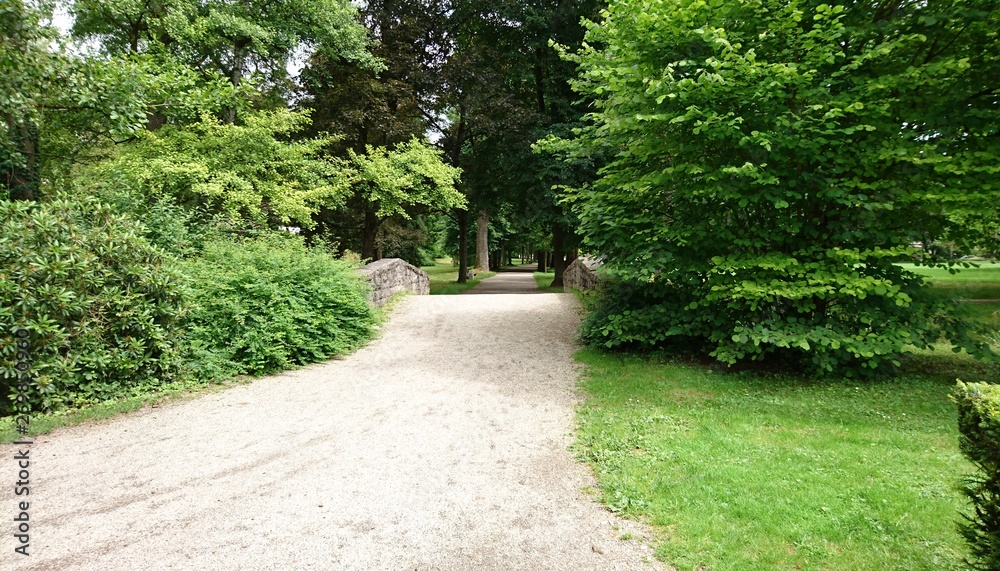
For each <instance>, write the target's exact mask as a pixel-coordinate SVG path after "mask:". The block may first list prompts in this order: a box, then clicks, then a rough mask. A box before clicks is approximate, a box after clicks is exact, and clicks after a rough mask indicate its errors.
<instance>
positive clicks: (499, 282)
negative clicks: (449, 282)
mask: <svg viewBox="0 0 1000 571" xmlns="http://www.w3.org/2000/svg"><path fill="white" fill-rule="evenodd" d="M494 293H530V294H535V293H545V292H544V291H542V290H540V289H538V284H537V283H535V278H534V276H533V274H532V269H531V268H526V269H508V270H502V271H500V272H499V273H497V275H495V276H493V277H491V278H486V279H485V280H483V281H481V282H479V283H478V284H477V285H476V287H473V288H471V289H467V290H465V291H463V292H462V294H461V295H470V294H471V295H476V294H494Z"/></svg>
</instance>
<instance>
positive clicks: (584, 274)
mask: <svg viewBox="0 0 1000 571" xmlns="http://www.w3.org/2000/svg"><path fill="white" fill-rule="evenodd" d="M602 265H604V258H603V257H600V258H591V257H588V256H581V257H579V258H577V259H575V260H573V263H572V264H570V265H569V267H567V268H566V271H565V272H564V273H563V290H564V291H570V290H574V289H578V290H582V291H590V290H592V289H596V288H597V286H598V285H599V284H600V282H601V278H600V276H598V272H597V271H598V269H599V268H600V267H601V266H602Z"/></svg>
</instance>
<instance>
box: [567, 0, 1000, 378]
mask: <svg viewBox="0 0 1000 571" xmlns="http://www.w3.org/2000/svg"><path fill="white" fill-rule="evenodd" d="M998 18H1000V8H998V7H997V5H996V4H995V3H993V2H989V1H984V0H963V1H959V2H907V1H902V0H900V1H893V0H887V1H884V2H876V3H865V2H851V1H844V2H834V3H826V2H819V1H797V2H787V1H785V0H741V1H725V2H724V1H721V0H711V1H705V0H665V1H653V0H617V1H614V2H612V3H611V4H610V7H609V9H608V10H607V11H606V12H605V14H604V21H603V22H602V23H600V24H597V23H594V24H591V25H590V29H589V31H588V34H587V40H586V41H587V47H586V48H585V49H583V50H581V51H579V52H578V53H576V54H575V55H572V56H570V57H571V58H572V59H573V61H575V62H577V63H578V64H579V67H580V78H579V79H578V80H577V81H576V82H575V88H576V89H577V90H578V91H579V92H580V93H582V94H585V95H591V96H593V97H595V98H596V100H597V103H596V106H595V109H594V112H593V113H591V114H590V115H589V116H588V125H587V126H586V127H585V128H583V129H581V130H579V131H578V132H577V135H576V138H575V139H574V140H573V141H572V142H571V143H569V144H567V145H565V146H564V150H566V151H567V153H568V154H569V156H571V157H576V158H580V157H586V156H593V155H594V154H595V153H603V154H605V155H606V156H607V157H609V161H610V162H609V163H608V164H607V166H605V167H604V168H603V169H602V170H601V171H600V179H599V180H598V181H597V182H596V183H595V184H594V185H593V186H590V187H582V188H578V189H576V190H575V191H574V193H573V194H572V196H571V197H570V198H569V201H570V203H571V204H572V206H573V208H574V210H575V211H576V212H577V213H578V214H579V216H580V219H581V223H582V232H583V234H584V236H585V238H586V241H587V243H588V244H589V245H590V247H591V248H592V249H594V250H595V251H598V252H601V253H604V254H607V255H608V258H609V261H610V269H611V271H612V272H613V273H614V275H616V276H617V277H618V278H619V279H620V280H621V282H620V285H619V286H617V289H615V290H614V291H613V292H612V293H610V294H609V295H608V297H607V298H606V300H605V302H604V304H603V306H602V308H601V309H600V310H599V311H598V312H595V313H594V314H593V316H592V318H591V320H590V322H589V326H588V329H587V332H586V337H587V338H588V339H589V340H591V341H592V342H595V343H600V344H604V345H607V346H609V347H614V346H621V345H659V344H664V343H670V342H683V343H688V344H692V343H693V344H694V345H695V346H697V347H704V348H705V350H706V351H708V352H710V353H711V354H712V355H713V356H714V357H716V358H717V359H719V360H721V361H724V362H727V363H735V362H738V361H743V360H748V359H762V358H765V357H767V356H769V355H779V356H781V357H784V358H787V359H790V360H791V361H794V362H796V363H798V364H799V365H804V366H806V367H809V368H812V369H815V370H820V371H848V372H859V371H861V372H863V371H871V370H874V369H880V368H883V367H888V368H892V366H893V365H894V364H896V365H898V362H899V361H898V359H897V357H898V355H899V354H900V353H902V352H904V351H905V350H907V348H909V347H913V346H916V347H928V346H930V344H931V343H933V342H935V341H936V340H938V338H939V336H940V335H942V334H946V335H948V336H949V337H950V338H951V339H952V340H953V341H954V342H955V343H957V344H958V345H962V346H965V347H967V348H969V349H970V350H973V351H980V350H981V349H982V345H981V344H978V343H976V342H975V341H974V340H973V339H972V338H971V337H969V336H968V332H967V331H966V330H965V329H964V328H963V327H962V325H961V323H960V322H957V321H955V320H952V319H950V318H947V317H945V315H946V312H945V311H944V310H943V307H942V306H941V305H940V304H937V303H936V302H934V301H933V300H932V299H931V298H930V297H929V296H928V295H927V292H926V286H924V285H923V283H922V280H921V279H920V278H918V277H917V276H915V275H913V274H911V273H909V272H906V271H904V270H902V269H901V268H900V267H899V266H897V265H894V262H898V261H901V260H904V259H907V257H908V256H910V255H911V254H913V253H914V251H913V249H912V248H911V246H910V242H911V240H912V239H913V232H914V231H915V230H916V231H919V232H921V233H923V234H924V235H929V236H944V235H946V234H951V235H953V236H962V235H963V230H962V228H960V227H956V225H955V223H954V222H955V218H954V217H949V208H951V207H952V206H954V205H964V206H965V207H971V206H972V205H979V206H985V205H993V207H994V208H995V205H996V204H998V203H1000V196H998V187H997V185H996V182H995V179H996V173H997V171H998V168H1000V167H998V165H1000V160H998V159H1000V137H998V128H1000V115H998V113H1000V92H998V88H1000V85H998V83H997V81H998V78H1000V74H998V73H997V71H998V68H997V64H998V58H997V54H998V53H1000V36H998V32H997V30H998V29H1000V28H998V25H997V24H998V21H1000V20H998Z"/></svg>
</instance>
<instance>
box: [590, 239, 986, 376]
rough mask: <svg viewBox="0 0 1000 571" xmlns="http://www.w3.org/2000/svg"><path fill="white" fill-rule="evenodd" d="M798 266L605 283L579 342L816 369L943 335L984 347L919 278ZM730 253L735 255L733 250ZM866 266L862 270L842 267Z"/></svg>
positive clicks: (867, 359) (838, 369)
mask: <svg viewBox="0 0 1000 571" xmlns="http://www.w3.org/2000/svg"><path fill="white" fill-rule="evenodd" d="M828 256H829V257H828V259H827V260H825V261H816V260H814V261H812V262H808V263H802V262H799V261H798V260H796V259H794V258H789V257H788V256H786V255H784V254H775V255H773V256H771V257H770V258H769V260H770V262H769V263H757V262H751V261H750V260H748V259H742V260H740V261H739V262H738V261H736V260H735V259H726V260H721V259H720V260H717V262H716V264H717V265H715V266H714V267H706V268H705V270H704V271H703V273H699V272H690V273H681V272H679V271H676V272H675V271H666V272H663V274H664V275H669V276H670V278H669V279H664V278H662V277H657V278H656V279H649V280H645V281H639V280H618V281H610V282H609V283H608V284H607V285H606V287H605V288H604V290H603V291H602V292H600V294H599V295H598V297H597V300H596V303H595V304H594V310H593V311H592V312H591V313H590V314H588V316H587V318H586V320H585V322H584V325H583V330H582V337H583V339H584V340H585V341H586V342H588V343H589V344H591V345H593V346H596V347H605V348H647V347H663V346H677V347H683V348H684V349H686V350H691V351H703V352H705V353H708V354H709V355H711V356H712V357H715V358H716V359H718V360H720V361H722V362H725V363H729V364H734V363H738V362H744V361H762V360H769V361H772V362H774V361H780V362H783V363H785V364H787V365H788V366H790V367H793V368H795V369H797V370H804V371H807V372H809V373H813V374H828V373H836V374H843V375H846V376H858V375H861V376H866V375H872V374H878V373H883V374H888V373H891V372H892V371H894V370H895V369H896V368H897V367H898V366H899V365H900V360H899V359H900V355H901V354H903V353H905V352H907V351H911V350H912V349H913V348H922V349H927V348H931V347H932V346H933V344H934V343H935V342H936V341H938V340H939V339H940V337H941V335H942V334H945V335H947V336H948V337H949V339H951V340H952V341H953V342H955V343H956V344H958V345H962V346H965V347H967V348H969V349H974V348H980V349H983V350H985V345H984V343H983V341H982V339H981V337H980V333H979V332H977V330H976V328H975V326H973V325H968V324H966V322H964V321H963V320H962V319H961V316H962V315H964V313H963V311H962V308H961V307H960V306H959V305H958V304H957V303H955V302H953V301H950V300H946V299H942V298H940V297H939V296H936V295H934V294H933V293H932V292H931V290H930V289H929V287H928V286H927V285H926V284H924V283H923V278H921V277H920V276H918V275H916V274H914V273H912V272H909V271H906V270H904V269H903V268H901V267H900V266H898V265H895V264H892V263H890V262H887V261H886V260H884V259H882V260H879V259H877V258H871V257H866V258H863V259H864V262H859V261H858V260H859V257H858V256H857V253H856V252H855V253H854V255H853V257H854V260H850V261H847V262H845V261H843V260H842V258H850V257H851V253H845V252H831V253H830V254H829V255H828ZM734 258H735V257H734ZM859 263H864V264H865V270H864V271H865V273H866V274H868V275H861V272H860V271H854V272H852V273H845V268H850V267H851V265H852V264H853V265H857V264H859Z"/></svg>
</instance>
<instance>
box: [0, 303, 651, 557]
mask: <svg viewBox="0 0 1000 571" xmlns="http://www.w3.org/2000/svg"><path fill="white" fill-rule="evenodd" d="M577 324H578V317H577V307H576V302H575V298H574V297H573V296H572V295H563V294H544V295H538V296H531V297H525V296H518V295H494V296H434V297H411V298H407V299H405V300H403V301H402V302H401V304H400V306H399V307H398V308H397V309H396V311H395V314H394V316H393V317H392V319H391V320H390V322H389V323H388V324H387V325H386V326H385V327H384V330H383V334H382V336H381V338H380V339H379V340H377V341H375V342H373V343H372V344H371V345H369V346H368V347H367V348H365V349H363V350H361V351H359V352H357V353H356V354H354V355H351V356H350V357H347V358H345V359H342V360H335V361H331V362H329V363H324V364H320V365H315V366H311V367H308V368H305V369H302V370H299V371H294V372H289V373H286V374H281V375H276V376H271V377H266V378H263V379H260V380H258V381H256V382H254V383H252V384H249V385H243V386H238V387H234V388H231V389H228V390H225V391H222V392H219V393H214V394H209V395H205V396H202V397H199V398H196V399H193V400H189V401H185V402H176V403H171V404H168V405H164V406H161V407H159V408H150V409H146V410H143V411H140V412H137V413H133V414H129V415H125V416H121V417H118V418H115V419H112V420H110V421H106V422H101V423H97V424H91V425H84V426H77V427H70V428H65V429H61V430H58V431H56V432H55V433H53V434H51V435H48V436H42V437H39V438H38V439H37V440H36V441H35V444H34V445H33V447H32V449H31V452H30V455H31V495H30V497H31V511H30V517H31V544H30V549H31V556H30V558H26V557H21V556H18V555H14V554H13V547H14V539H13V538H12V534H11V532H10V529H11V528H12V524H11V523H10V522H11V520H12V519H13V514H12V512H13V510H14V506H15V505H16V501H17V499H16V498H15V497H14V495H13V486H11V485H8V483H4V485H3V493H2V501H3V506H2V509H0V514H3V515H4V516H6V517H4V518H3V519H4V520H5V521H7V522H8V523H7V524H6V526H5V531H4V533H3V537H4V539H3V540H2V544H3V553H2V554H0V563H2V565H0V567H2V568H3V569H10V568H12V567H11V566H9V565H8V563H9V562H10V561H12V560H13V561H14V564H15V565H14V566H13V568H14V569H46V570H47V569H58V570H73V569H88V570H90V569H94V570H101V571H108V570H114V571H128V570H139V569H141V570H158V569H178V570H185V571H187V570H191V569H198V570H215V569H217V570H235V569H240V570H253V569H281V570H297V569H318V570H340V569H344V570H354V569H356V570H370V569H385V570H403V569H406V570H453V569H454V570H466V569H469V570H490V569H524V570H540V569H560V570H562V569H573V570H576V569H602V570H605V569H608V570H610V569H622V570H625V569H629V570H631V569H654V568H660V566H659V565H658V564H656V563H649V561H650V560H651V559H652V551H651V550H650V548H649V547H648V546H647V545H646V544H645V543H644V542H643V541H642V540H641V539H632V540H622V539H620V538H621V537H622V536H623V535H625V534H633V535H635V536H636V537H638V538H641V537H643V534H644V533H645V531H644V529H643V528H642V527H641V526H639V525H637V524H635V523H632V522H625V521H620V520H618V519H617V518H616V517H614V516H613V515H612V514H610V513H609V512H607V511H606V510H604V509H603V508H601V507H600V506H599V505H597V504H596V503H594V502H593V501H592V500H591V499H590V498H589V497H588V496H587V494H586V493H585V492H584V491H583V490H584V489H585V488H586V487H588V486H593V485H594V482H593V478H592V474H591V473H590V470H589V468H587V467H585V466H583V465H581V464H579V463H577V462H575V461H574V460H573V458H572V454H571V453H570V452H569V451H568V450H567V446H568V445H569V444H570V442H571V437H570V432H571V430H572V422H573V409H574V406H575V404H576V403H577V402H578V396H577V395H576V393H575V382H576V380H575V379H576V375H577V371H576V370H575V368H574V365H573V364H572V359H571V354H572V352H573V351H574V346H573V345H572V342H571V340H572V339H573V337H574V334H575V329H576V326H577ZM16 451H17V447H16V446H12V445H4V446H2V453H3V456H4V457H5V458H7V460H6V461H4V462H5V465H4V467H3V469H2V470H0V474H6V476H3V477H4V478H5V479H7V480H10V478H11V477H12V473H11V468H12V467H13V466H12V465H13V463H14V461H13V460H10V458H12V456H13V455H14V454H15V453H16ZM9 483H12V482H9ZM626 537H627V536H626Z"/></svg>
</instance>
